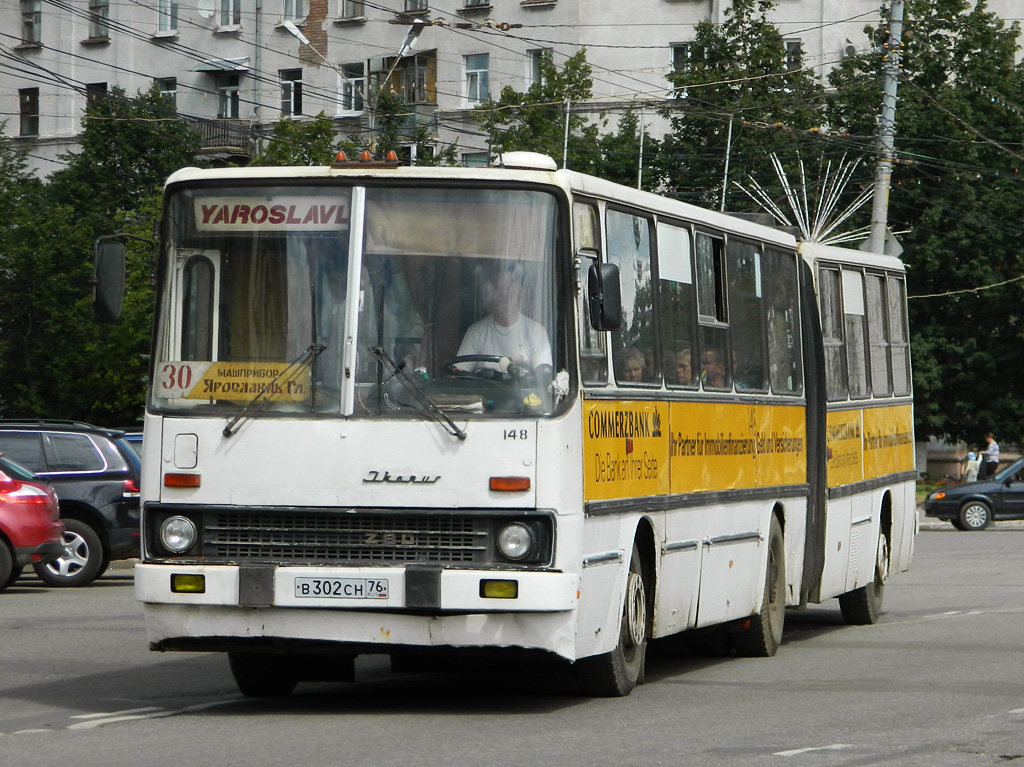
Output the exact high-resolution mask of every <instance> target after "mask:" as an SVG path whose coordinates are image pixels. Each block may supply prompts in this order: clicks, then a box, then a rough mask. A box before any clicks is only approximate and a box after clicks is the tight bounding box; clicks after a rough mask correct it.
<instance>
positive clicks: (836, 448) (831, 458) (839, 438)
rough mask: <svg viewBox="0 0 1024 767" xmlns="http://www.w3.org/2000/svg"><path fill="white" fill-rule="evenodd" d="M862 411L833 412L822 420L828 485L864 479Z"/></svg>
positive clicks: (846, 483) (838, 484) (836, 485)
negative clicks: (823, 422)
mask: <svg viewBox="0 0 1024 767" xmlns="http://www.w3.org/2000/svg"><path fill="white" fill-rule="evenodd" d="M863 412H864V411H863V410H860V409H858V410H833V411H830V412H829V413H828V415H827V416H826V418H825V445H826V447H827V449H828V462H827V464H826V466H827V471H828V486H829V487H839V486H840V485H849V484H852V483H854V482H860V481H861V480H862V479H864V452H863V449H862V448H863V444H864V443H863V441H862V439H861V436H862V427H861V417H862V413H863Z"/></svg>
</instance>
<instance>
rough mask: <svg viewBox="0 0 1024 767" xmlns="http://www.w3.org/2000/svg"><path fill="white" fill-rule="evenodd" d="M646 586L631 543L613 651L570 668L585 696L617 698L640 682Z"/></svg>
mask: <svg viewBox="0 0 1024 767" xmlns="http://www.w3.org/2000/svg"><path fill="white" fill-rule="evenodd" d="M647 613H648V610H647V583H646V582H645V581H644V573H643V566H642V563H641V561H640V549H639V548H638V547H637V546H636V545H635V544H634V545H633V554H632V557H631V558H630V560H629V575H628V576H627V578H626V595H625V598H624V599H623V604H622V619H621V620H620V621H619V638H618V641H617V642H616V644H615V649H613V650H612V651H611V652H609V653H605V654H604V655H597V656H594V657H592V658H583V659H582V660H578V661H576V664H575V665H574V669H575V673H576V679H577V681H578V683H579V686H580V690H581V691H582V692H583V694H585V695H593V696H596V697H601V698H621V697H623V696H626V695H629V693H630V692H632V691H633V688H634V687H636V686H637V685H638V684H643V681H644V665H645V663H646V659H647V638H648V618H647Z"/></svg>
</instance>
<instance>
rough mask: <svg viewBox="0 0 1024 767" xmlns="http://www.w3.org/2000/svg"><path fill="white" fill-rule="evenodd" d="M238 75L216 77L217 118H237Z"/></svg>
mask: <svg viewBox="0 0 1024 767" xmlns="http://www.w3.org/2000/svg"><path fill="white" fill-rule="evenodd" d="M238 80H239V78H238V75H228V74H220V75H217V117H220V118H237V117H238Z"/></svg>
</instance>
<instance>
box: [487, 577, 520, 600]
mask: <svg viewBox="0 0 1024 767" xmlns="http://www.w3.org/2000/svg"><path fill="white" fill-rule="evenodd" d="M480 596H482V597H484V598H485V599H517V598H518V597H519V582H518V581H480Z"/></svg>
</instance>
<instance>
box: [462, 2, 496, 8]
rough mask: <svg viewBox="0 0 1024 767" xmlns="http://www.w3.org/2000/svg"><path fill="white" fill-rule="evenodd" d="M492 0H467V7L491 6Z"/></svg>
mask: <svg viewBox="0 0 1024 767" xmlns="http://www.w3.org/2000/svg"><path fill="white" fill-rule="evenodd" d="M490 4H491V0H466V8H473V7H476V6H481V5H483V6H488V7H489V6H490Z"/></svg>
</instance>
